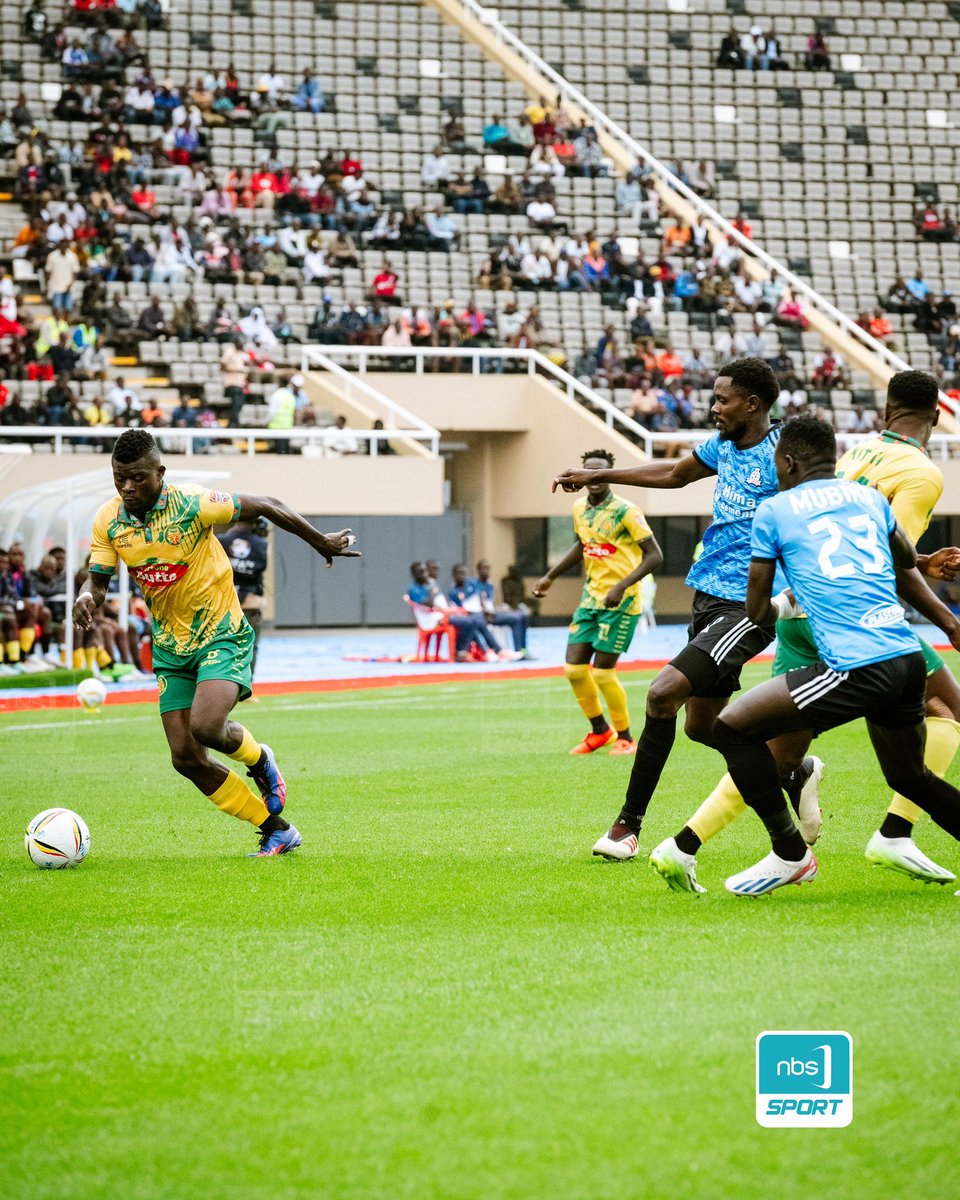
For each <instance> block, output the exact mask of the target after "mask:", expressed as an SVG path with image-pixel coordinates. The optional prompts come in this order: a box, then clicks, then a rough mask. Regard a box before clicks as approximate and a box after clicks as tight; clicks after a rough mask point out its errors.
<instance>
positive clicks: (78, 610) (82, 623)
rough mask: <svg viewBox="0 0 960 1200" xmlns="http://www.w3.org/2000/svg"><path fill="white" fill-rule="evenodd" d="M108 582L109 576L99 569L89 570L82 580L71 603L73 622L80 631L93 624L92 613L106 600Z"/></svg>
mask: <svg viewBox="0 0 960 1200" xmlns="http://www.w3.org/2000/svg"><path fill="white" fill-rule="evenodd" d="M109 583H110V576H109V575H102V574H100V572H99V571H90V572H89V573H88V575H87V577H86V579H85V580H84V581H83V584H82V586H81V588H80V592H79V594H78V596H77V598H76V600H75V601H74V605H73V622H74V624H75V625H76V627H77V629H79V630H80V632H81V633H83V632H84V631H85V630H87V629H89V628H90V626H91V625H92V624H93V614H94V613H95V612H96V611H97V609H98V608H99V607H100V605H101V604H103V602H104V601H105V600H106V598H107V587H108V585H109Z"/></svg>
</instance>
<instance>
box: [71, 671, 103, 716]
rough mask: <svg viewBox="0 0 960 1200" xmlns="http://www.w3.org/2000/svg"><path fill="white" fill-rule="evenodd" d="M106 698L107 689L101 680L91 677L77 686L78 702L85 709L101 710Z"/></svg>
mask: <svg viewBox="0 0 960 1200" xmlns="http://www.w3.org/2000/svg"><path fill="white" fill-rule="evenodd" d="M106 698H107V689H106V688H105V687H104V685H103V683H102V682H101V681H100V680H99V679H94V678H93V677H92V676H91V677H90V678H89V679H81V680H80V682H79V683H78V684H77V702H78V703H79V704H82V705H83V707H84V708H91V709H92V708H99V707H100V705H101V704H102V703H103V702H104V700H106Z"/></svg>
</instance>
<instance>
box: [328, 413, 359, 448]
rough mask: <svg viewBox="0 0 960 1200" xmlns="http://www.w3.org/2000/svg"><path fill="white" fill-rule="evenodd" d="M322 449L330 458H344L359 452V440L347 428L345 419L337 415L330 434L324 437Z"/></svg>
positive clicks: (341, 414) (341, 415)
mask: <svg viewBox="0 0 960 1200" xmlns="http://www.w3.org/2000/svg"><path fill="white" fill-rule="evenodd" d="M323 445H324V449H325V450H326V452H327V454H328V455H329V456H330V457H331V458H344V457H347V456H349V455H354V454H359V453H360V452H361V448H360V439H359V438H358V437H357V435H356V434H355V433H351V432H350V430H349V429H348V428H347V418H346V417H345V416H344V415H343V413H340V414H338V416H337V418H336V420H335V421H334V423H333V426H332V427H331V430H330V433H329V434H327V435H326V436H325V437H324V440H323Z"/></svg>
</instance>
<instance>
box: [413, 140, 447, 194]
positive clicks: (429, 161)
mask: <svg viewBox="0 0 960 1200" xmlns="http://www.w3.org/2000/svg"><path fill="white" fill-rule="evenodd" d="M420 178H421V179H422V180H423V183H424V186H425V187H428V188H431V189H432V188H436V185H437V184H438V183H445V182H446V181H447V180H448V179H449V178H450V160H449V159H448V158H447V156H446V155H445V154H444V152H443V147H442V146H434V148H433V149H432V150H431V151H430V153H429V154H428V155H427V156H426V158H424V160H423V166H422V167H421V169H420Z"/></svg>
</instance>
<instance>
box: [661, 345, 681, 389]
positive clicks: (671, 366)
mask: <svg viewBox="0 0 960 1200" xmlns="http://www.w3.org/2000/svg"><path fill="white" fill-rule="evenodd" d="M657 370H658V371H659V372H660V376H661V378H662V379H663V380H664V381H665V382H669V381H670V380H671V379H679V378H680V376H681V375H682V374H683V363H682V362H681V360H680V356H679V355H678V354H677V352H676V351H675V350H674V348H673V346H672V345H671V344H670V343H669V342H668V343H667V345H666V347H665V348H664V351H663V353H662V354H658V355H657Z"/></svg>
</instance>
